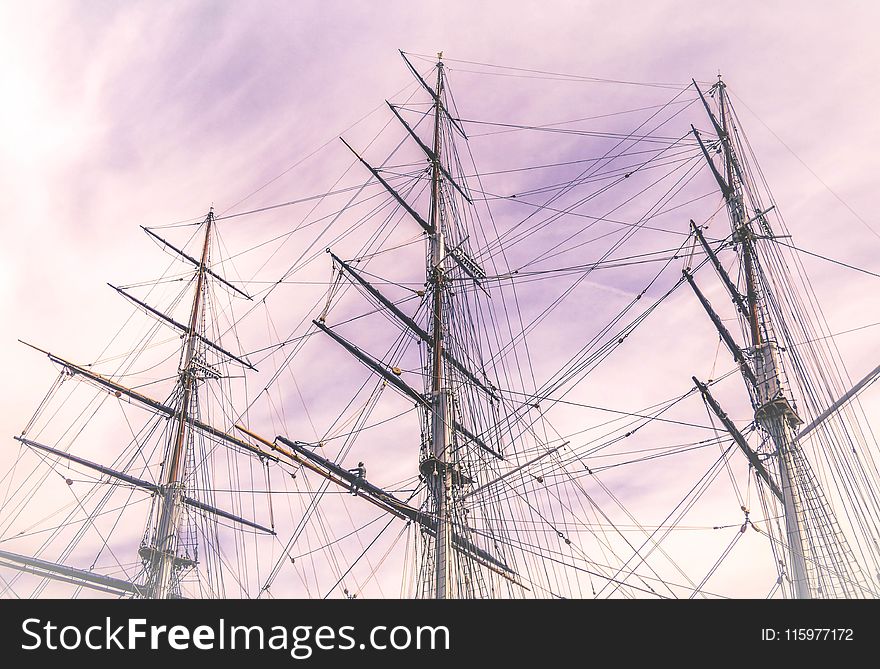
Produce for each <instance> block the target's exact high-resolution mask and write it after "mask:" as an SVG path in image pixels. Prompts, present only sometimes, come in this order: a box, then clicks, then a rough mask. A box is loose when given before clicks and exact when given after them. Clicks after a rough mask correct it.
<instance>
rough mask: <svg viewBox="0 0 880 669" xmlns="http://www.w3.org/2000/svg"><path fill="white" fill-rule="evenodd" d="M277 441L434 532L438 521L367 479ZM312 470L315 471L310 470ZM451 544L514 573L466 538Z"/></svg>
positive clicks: (282, 439) (298, 446) (456, 536)
mask: <svg viewBox="0 0 880 669" xmlns="http://www.w3.org/2000/svg"><path fill="white" fill-rule="evenodd" d="M276 439H277V440H278V441H280V442H281V443H283V444H284V445H285V446H288V447H289V448H291V449H293V450H294V451H295V452H296V454H298V455H300V456H301V457H303V458H306V459H308V460H311V461H312V462H313V463H315V464H317V465H319V466H320V467H321V468H323V469H325V470H326V471H327V472H328V473H331V474H333V475H335V476H332V477H328V476H326V475H325V474H323V473H321V472H317V473H321V474H322V476H324V477H325V478H327V479H328V480H329V481H331V482H333V483H336V484H337V485H341V486H346V485H347V486H351V485H352V484H356V485H357V489H356V492H357V493H358V495H359V496H362V497H365V498H367V499H371V500H374V501H378V502H380V503H381V504H380V505H381V506H383V507H384V508H385V509H386V510H387V511H390V512H392V513H394V514H395V515H398V516H400V517H402V518H406V519H408V520H412V521H413V522H415V523H418V524H419V525H421V526H422V527H424V528H425V529H427V530H428V531H429V532H431V533H436V531H437V520H436V518H434V517H433V516H430V515H428V514H425V513H422V512H421V511H419V510H418V509H416V508H414V507H412V506H410V505H408V504H406V503H405V502H403V501H401V500H399V499H397V498H396V497H394V495H391V494H390V493H388V492H385V491H384V490H383V489H382V488H380V487H378V486H376V485H373V484H372V483H370V482H369V481H367V480H366V479H363V478H359V477H357V476H355V475H354V474H352V473H351V472H349V471H348V470H347V469H345V468H343V467H341V466H339V465H338V464H336V463H335V462H331V461H330V460H328V459H327V458H325V457H323V456H320V455H318V454H317V453H313V452H311V451H309V450H308V449H306V448H304V446H305V445H304V444H302V443H300V442H296V441H291V440H290V439H287V438H285V437H283V436H280V435H279V436H278V437H276ZM313 471H315V470H314V469H313ZM452 541H453V545H454V546H456V548H457V549H459V550H460V551H461V552H463V553H467V554H468V557H473V558H475V559H478V560H480V561H485V562H486V563H488V564H486V565H485V566H490V565H494V566H495V567H496V568H498V569H502V570H504V571H506V572H507V573H513V571H512V570H511V569H510V567H508V566H507V565H506V564H504V563H503V562H501V561H500V560H498V559H497V558H495V557H493V556H492V555H490V554H489V553H487V552H486V551H484V550H482V549H481V548H479V547H478V546H476V545H475V544H473V543H472V542H471V541H469V540H468V539H465V538H464V537H462V536H460V535H459V534H455V533H454V534H453V539H452Z"/></svg>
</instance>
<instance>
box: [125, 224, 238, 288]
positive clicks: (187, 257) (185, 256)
mask: <svg viewBox="0 0 880 669" xmlns="http://www.w3.org/2000/svg"><path fill="white" fill-rule="evenodd" d="M141 230H143V231H144V232H146V233H147V234H148V235H150V237H153V238H154V239H156V240H157V241H159V242H160V243H161V244H162V245H163V246H166V247H168V248H169V249H171V250H172V251H174V252H175V253H176V254H177V255H179V256H180V257H181V258H183V259H185V260H188V261H189V262H191V263H192V264H193V265H195V266H196V267H201V266H202V263H201V262H200V261H198V260H196V259H195V258H193V257H192V256H191V255H189V254H188V253H185V252H184V251H181V250H180V249H179V248H177V247H176V246H174V245H173V244H171V243H170V242H168V241H166V240H165V239H162V237H160V236H159V235H157V234H156V233H155V232H153V231H152V230H150V229H149V228H147V227H144V226H143V225H142V226H141ZM204 270H205V274H210V275H211V276H212V277H214V278H215V279H217V281H219V282H220V283H222V284H223V285H224V286H226V287H227V288H229V289H230V290H233V291H235V292H236V293H238V294H239V295H241V296H242V297H244V298H246V299H248V300H253V299H254V298H252V297H251V296H250V295H248V294H247V293H246V292H244V291H243V290H241V288H238V287H237V286H234V285H233V284H231V283H229V281H227V280H226V279H224V278H223V277H222V276H220V275H219V274H217V273H216V272H215V271H213V270H212V269H209V268H207V267H205V268H204Z"/></svg>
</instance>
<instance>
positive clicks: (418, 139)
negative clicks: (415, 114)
mask: <svg viewBox="0 0 880 669" xmlns="http://www.w3.org/2000/svg"><path fill="white" fill-rule="evenodd" d="M386 102H387V100H386ZM387 104H388V106H389V107H390V108H391V111H392V112H394V115H395V116H396V117H397V120H398V121H400V122H401V123H402V124H403V127H404V128H406V131H407V132H408V133H409V134H410V136H411V137H412V138H413V139H414V140H415V141H416V144H418V145H419V146H420V147H421V149H422V151H424V152H425V155H426V156H428V158H429V159H430V160H431V161H432V162H433V163H434V164H435V165H437V167H439V168H440V171H441V172H442V173H443V176H444V177H445V178H446V180H447V181H449V183H451V184H452V185H453V186H454V187H455V190H457V191H458V192H459V193H461V196H462V197H463V198H464V199H465V200H467V201H468V202H470V203H471V204H473V200H471V198H470V195H468V194H467V193H465V192H464V189H463V188H462V187H461V186H459V185H458V184H457V183H456V181H455V179H453V178H452V175H451V174H450V173H449V171H448V170H447V169H446V168H445V167H443V165H442V164H441V162H440V159H439V158H438V157H437V154H436V153H434V152H433V151H432V150H431V149H430V148H429V147H428V145H427V144H425V143H424V142H423V141H422V138H421V137H419V136H418V135H417V134H416V131H415V130H413V129H412V128H411V127H410V125H409V123H407V122H406V121H405V120H404V119H403V116H401V115H400V112H398V111H397V108H396V107H395V106H394V105H392V104H391V103H390V102H387Z"/></svg>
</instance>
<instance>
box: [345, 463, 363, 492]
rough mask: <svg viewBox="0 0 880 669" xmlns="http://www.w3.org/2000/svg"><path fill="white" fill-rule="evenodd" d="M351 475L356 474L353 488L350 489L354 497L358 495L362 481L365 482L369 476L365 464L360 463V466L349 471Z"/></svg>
mask: <svg viewBox="0 0 880 669" xmlns="http://www.w3.org/2000/svg"><path fill="white" fill-rule="evenodd" d="M348 471H349V472H350V473H351V474H354V480H353V481H352V482H351V487H350V488H349V489H348V492H350V493H351V494H352V495H357V491H358V488H360V487H361V481H363V479H364V477H365V476H366V475H367V468H366V467H364V463H363V462H358V466H357V467H355V468H354V469H349V470H348Z"/></svg>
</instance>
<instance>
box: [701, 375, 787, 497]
mask: <svg viewBox="0 0 880 669" xmlns="http://www.w3.org/2000/svg"><path fill="white" fill-rule="evenodd" d="M691 378H692V379H693V381H694V383H695V384H697V388H698V389H699V390H700V393H702V395H703V398H704V399H705V400H706V403H707V404H708V405H709V407H711V409H712V411H713V412H714V413H715V415H716V416H717V417H718V420H720V421H721V423H722V424H723V425H724V427H725V429H726V430H727V431H728V432H729V433H730V436H731V437H733V440H734V441H735V442H736V445H737V446H739V447H740V450H742V452H743V453H745V455H746V458H748V461H749V463H751V465H752V467H754V468H755V472H756V473H757V474H758V476H760V477H761V478H762V479H763V480H764V482H765V483H767V485H768V486H770V491H771V492H772V493H773V494H774V495H776V497H777V498H778V499H779V500H780V501H782V491H781V490H780V489H779V486H778V485H776V482H775V481H774V480H773V479H772V478H770V472H768V471H767V468H766V467H764V463H762V462H761V459H760V458H759V457H758V454H757V453H756V452H755V451H753V450H752V448H751V447H750V446H749V442H747V441H746V438H745V437H744V436H743V435H742V432H740V431H739V430H738V429H736V425H734V424H733V421H732V420H730V418H728V416H727V414H726V413H724V411H723V410H722V409H721V405H719V404H718V402H717V401H716V400H715V398H714V397H712V393H710V392H709V388H708V387H707V386H706V384H704V383H700V381H698V380H697V377H695V376H692V377H691Z"/></svg>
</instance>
